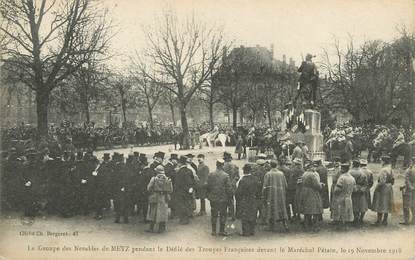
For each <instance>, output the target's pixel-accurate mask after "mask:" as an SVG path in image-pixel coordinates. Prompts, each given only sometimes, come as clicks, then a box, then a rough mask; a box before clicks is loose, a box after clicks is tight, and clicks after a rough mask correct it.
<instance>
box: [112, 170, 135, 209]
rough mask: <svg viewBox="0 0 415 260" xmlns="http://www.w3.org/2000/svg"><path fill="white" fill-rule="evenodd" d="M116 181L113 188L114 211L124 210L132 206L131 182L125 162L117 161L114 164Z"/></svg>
mask: <svg viewBox="0 0 415 260" xmlns="http://www.w3.org/2000/svg"><path fill="white" fill-rule="evenodd" d="M114 172H115V175H116V178H117V179H116V183H115V189H114V209H115V211H116V212H119V213H121V212H125V210H129V209H130V207H131V206H132V201H131V182H130V180H129V176H128V172H127V170H126V167H125V164H124V163H122V162H118V163H116V164H115V165H114Z"/></svg>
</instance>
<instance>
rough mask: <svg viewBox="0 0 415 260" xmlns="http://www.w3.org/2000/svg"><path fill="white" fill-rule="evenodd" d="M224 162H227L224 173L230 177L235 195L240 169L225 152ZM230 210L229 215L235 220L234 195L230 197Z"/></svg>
mask: <svg viewBox="0 0 415 260" xmlns="http://www.w3.org/2000/svg"><path fill="white" fill-rule="evenodd" d="M223 160H224V162H225V164H224V165H223V171H224V172H225V173H226V174H228V176H229V179H230V181H231V187H232V194H234V193H235V190H236V182H237V181H238V180H239V168H238V166H236V165H235V164H233V163H232V155H231V154H230V153H228V152H224V153H223ZM228 210H229V215H230V216H231V218H232V220H235V198H234V195H232V196H230V197H229V201H228Z"/></svg>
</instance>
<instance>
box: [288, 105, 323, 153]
mask: <svg viewBox="0 0 415 260" xmlns="http://www.w3.org/2000/svg"><path fill="white" fill-rule="evenodd" d="M282 114H283V117H282V118H283V122H282V124H281V130H282V131H284V130H285V129H286V120H287V117H289V116H290V112H289V110H284V111H283V113H282ZM303 114H304V119H303V122H304V123H305V125H306V132H305V133H301V132H297V133H294V134H293V135H292V136H293V141H294V142H296V141H302V142H305V143H306V145H307V147H308V149H309V151H310V155H311V158H310V159H313V160H314V159H324V152H323V135H322V134H321V129H320V126H321V114H320V112H318V111H316V110H313V109H306V110H305V111H304V112H303Z"/></svg>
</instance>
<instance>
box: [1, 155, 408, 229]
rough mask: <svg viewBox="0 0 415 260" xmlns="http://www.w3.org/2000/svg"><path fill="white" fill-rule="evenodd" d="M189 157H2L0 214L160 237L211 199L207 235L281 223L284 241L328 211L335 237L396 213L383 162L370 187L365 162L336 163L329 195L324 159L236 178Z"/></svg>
mask: <svg viewBox="0 0 415 260" xmlns="http://www.w3.org/2000/svg"><path fill="white" fill-rule="evenodd" d="M194 157H195V156H194V155H192V154H187V155H181V156H179V155H178V154H171V155H170V158H165V153H163V152H157V153H155V154H154V156H153V160H152V161H151V163H149V162H148V159H147V155H146V154H143V153H138V152H134V153H132V154H129V155H128V157H127V158H124V155H123V154H120V153H117V152H114V153H113V155H112V156H111V155H110V154H109V153H104V154H103V157H102V160H99V159H98V158H97V157H96V156H94V155H93V152H92V151H88V152H85V153H83V152H78V153H76V154H73V153H71V152H68V151H65V152H63V154H62V155H58V154H54V155H53V156H51V155H50V153H49V152H48V150H47V149H44V150H42V151H41V152H40V153H38V152H36V151H35V150H34V149H29V150H28V151H26V154H25V155H24V156H21V155H19V154H17V153H16V150H15V149H13V148H12V149H11V150H10V151H9V152H8V153H7V154H6V155H3V156H2V162H1V165H2V170H1V172H2V176H1V177H2V184H3V189H2V191H3V194H2V203H1V205H2V207H3V208H6V209H9V210H23V211H24V215H25V216H27V217H35V216H36V215H37V214H38V213H39V211H46V212H47V213H48V214H58V215H62V216H63V217H71V216H74V215H81V214H82V215H88V214H90V213H91V212H94V215H95V216H94V217H95V218H96V219H97V220H99V219H102V218H103V215H104V214H103V212H104V210H108V209H110V208H114V211H115V223H121V222H123V223H128V222H129V217H131V216H134V215H139V216H141V218H142V222H145V223H149V228H148V230H147V231H148V232H160V233H162V232H164V231H165V230H166V223H167V222H168V220H169V219H173V218H178V219H179V223H180V224H183V225H185V224H189V223H190V221H191V218H192V217H193V216H194V212H195V210H196V200H200V211H199V212H198V213H197V215H198V216H203V215H206V200H209V202H210V209H211V212H210V213H211V228H212V235H214V236H216V235H220V236H226V235H227V233H226V232H225V225H226V221H227V219H228V218H231V219H232V220H235V219H239V220H241V223H242V233H241V235H243V236H252V235H254V233H255V229H256V225H257V224H259V225H265V226H266V227H267V229H268V230H270V231H278V225H277V224H278V223H281V225H280V226H281V227H282V228H283V231H284V232H288V231H289V226H288V225H289V223H291V222H298V223H300V222H301V223H302V224H303V225H304V227H305V229H306V230H309V231H313V232H317V231H318V230H319V228H320V226H321V222H322V220H323V210H324V209H327V208H329V209H330V212H331V219H332V223H333V224H335V225H337V226H338V228H340V229H343V228H347V227H348V226H349V225H350V224H353V225H356V226H360V225H362V224H363V220H364V216H365V213H366V212H367V211H368V210H369V209H371V210H372V211H374V212H377V221H376V222H375V223H373V224H374V225H377V226H379V225H387V224H388V216H389V213H390V212H392V210H393V204H394V199H393V188H392V186H393V185H394V176H393V172H392V168H391V166H390V157H389V156H383V157H382V161H383V166H382V169H381V170H380V172H379V173H378V174H377V177H376V179H374V176H373V173H372V172H371V171H370V170H369V169H368V168H367V161H366V160H353V161H352V162H351V164H350V162H348V161H343V162H337V163H336V164H335V169H336V170H335V174H334V175H333V177H332V185H331V188H330V190H329V185H328V171H327V169H326V167H325V166H324V165H323V163H322V161H321V160H314V161H310V160H305V159H301V158H298V157H297V158H294V159H293V160H289V159H280V160H279V161H276V160H267V158H266V155H263V154H259V155H258V159H257V160H256V162H255V163H247V164H245V165H244V166H243V168H242V174H240V172H239V168H238V166H236V165H235V164H234V163H233V162H232V156H231V154H230V153H227V152H225V153H224V155H223V158H221V159H218V160H216V168H215V169H212V170H211V169H209V167H208V166H207V165H206V164H205V156H204V155H203V154H199V155H198V156H196V157H197V164H196V163H195V161H194V159H195V158H194ZM405 174H406V175H405V176H406V177H405V186H402V187H401V190H402V191H403V195H404V196H403V198H404V204H403V206H404V222H402V224H406V225H408V224H415V220H414V217H412V221H410V215H412V216H414V215H415V188H414V187H415V167H414V166H412V167H410V168H408V170H407V171H406V173H405ZM372 186H374V190H373V192H371V189H372ZM301 216H303V218H301ZM218 224H219V225H218ZM218 227H219V228H218Z"/></svg>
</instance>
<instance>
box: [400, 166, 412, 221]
mask: <svg viewBox="0 0 415 260" xmlns="http://www.w3.org/2000/svg"><path fill="white" fill-rule="evenodd" d="M400 189H401V191H402V200H403V218H404V222H400V223H399V224H401V225H409V224H412V225H415V164H412V166H410V167H409V168H408V169H407V170H406V172H405V185H404V186H402V187H401V188H400ZM410 213H411V214H412V222H409V215H410Z"/></svg>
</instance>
